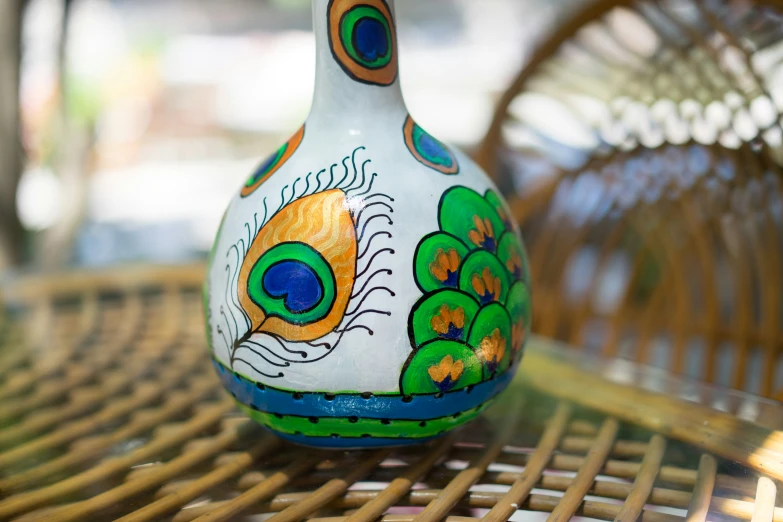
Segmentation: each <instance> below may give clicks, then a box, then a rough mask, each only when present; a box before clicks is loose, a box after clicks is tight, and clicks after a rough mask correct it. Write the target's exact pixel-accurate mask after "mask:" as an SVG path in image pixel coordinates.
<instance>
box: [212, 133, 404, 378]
mask: <svg viewBox="0 0 783 522" xmlns="http://www.w3.org/2000/svg"><path fill="white" fill-rule="evenodd" d="M363 150H364V147H359V148H357V149H356V150H354V151H353V153H352V154H351V155H349V156H346V157H345V158H343V160H342V162H340V163H334V164H332V165H331V167H330V168H328V169H322V170H320V171H318V172H316V173H314V172H310V173H309V174H307V175H306V176H303V177H301V178H297V179H296V180H295V181H294V183H293V184H292V185H291V186H290V187H289V186H288V185H286V186H285V187H283V189H282V191H281V193H280V204H279V206H278V208H277V210H275V211H273V212H271V215H268V214H270V213H269V212H268V209H267V206H266V198H264V200H263V211H264V212H263V216H262V217H261V220H260V223H259V222H258V215H255V216H254V219H253V223H246V227H245V228H246V231H247V235H246V237H244V238H240V239H239V240H238V241H236V242H235V243H234V244H233V245H231V247H230V248H229V249H228V252H227V253H226V266H225V269H226V273H227V285H226V288H225V299H224V301H223V305H222V306H221V307H220V314H221V320H222V324H219V325H218V326H217V328H216V333H217V334H218V335H220V336H222V338H223V341H224V346H225V350H226V352H227V355H228V360H229V361H230V365H231V367H232V368H233V367H235V365H238V364H242V365H244V366H247V367H250V368H251V369H252V370H254V371H255V372H257V373H259V374H261V375H263V376H265V377H271V378H279V377H283V376H284V373H283V370H284V369H285V368H287V367H290V366H291V365H292V364H300V363H309V362H314V361H317V360H320V359H323V358H324V357H326V356H327V355H329V354H330V353H331V352H332V351H333V350H334V349H335V347H336V346H337V345H338V344H339V343H340V341H341V340H342V338H343V336H344V335H345V334H347V333H348V332H351V331H354V330H364V331H365V332H366V333H368V334H369V335H372V334H373V331H372V330H371V329H370V328H369V327H368V326H366V325H364V324H362V318H363V317H366V316H369V315H372V314H380V315H389V312H388V311H384V310H378V309H374V308H369V307H366V306H364V303H365V300H367V297H368V295H370V294H371V293H380V292H385V293H387V294H388V295H390V296H394V295H395V293H394V292H393V291H392V290H391V289H390V288H388V287H387V286H384V285H383V284H381V283H380V282H379V281H383V279H384V277H385V276H389V275H391V274H392V271H391V269H389V268H386V267H383V266H382V263H383V260H384V257H385V255H391V254H394V250H393V249H391V248H388V247H384V244H385V243H384V241H385V240H386V239H391V238H392V234H391V232H390V231H389V230H387V228H388V227H389V226H391V225H392V224H393V222H392V220H391V217H390V214H391V213H393V212H394V210H393V208H392V206H391V205H392V203H393V201H394V199H393V198H391V197H390V196H388V195H386V194H383V193H379V192H373V191H372V186H373V182H374V179H375V177H376V176H377V173H372V174H368V173H367V167H368V165H369V163H370V160H369V159H368V160H365V161H363V162H361V163H360V164H357V153H359V152H360V151H363ZM341 165H342V169H341V168H340V166H341ZM289 190H290V194H287V191H289ZM213 255H214V253H213ZM379 265H381V266H379ZM357 288H358V289H357ZM352 303H354V304H352ZM208 335H211V333H210V334H208Z"/></svg>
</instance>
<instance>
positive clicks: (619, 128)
mask: <svg viewBox="0 0 783 522" xmlns="http://www.w3.org/2000/svg"><path fill="white" fill-rule="evenodd" d="M781 113H783V3H780V2H765V3H758V2H753V1H730V2H726V1H707V0H688V1H685V0H682V1H681V0H677V1H666V2H664V1H649V0H644V1H639V2H608V1H599V2H594V3H592V4H590V5H588V6H586V7H584V8H583V9H582V10H581V11H580V12H578V13H576V15H575V16H573V17H572V18H571V19H570V21H568V22H566V23H564V24H562V25H561V26H560V27H559V28H557V30H556V31H555V32H554V33H553V34H552V35H551V37H550V38H549V39H547V40H546V41H544V42H543V43H541V44H540V45H538V46H537V49H536V52H535V53H534V54H533V55H532V57H531V59H530V61H529V62H528V64H527V66H526V67H525V68H524V69H523V70H522V71H521V72H520V74H519V76H518V77H517V78H516V80H515V81H514V83H513V85H512V86H511V88H510V89H508V91H507V92H506V93H505V94H504V95H503V97H502V99H501V101H500V104H499V107H498V109H497V112H496V114H495V118H494V120H493V122H492V125H491V128H490V130H489V132H488V135H487V137H486V140H485V142H484V143H483V145H482V148H481V150H480V152H479V155H478V159H479V162H480V163H482V164H483V166H484V167H485V168H486V169H487V170H488V171H489V172H490V173H491V174H492V175H493V176H494V177H495V178H496V180H497V181H498V183H499V185H500V186H501V187H502V188H503V189H504V190H506V191H507V192H508V193H509V199H510V201H511V206H512V209H513V211H514V213H515V215H516V217H517V218H518V219H519V220H520V222H521V223H522V224H523V228H524V231H525V234H526V235H525V237H526V240H527V242H528V245H527V247H528V252H529V254H530V262H531V271H532V277H533V279H534V281H533V282H534V288H535V291H534V325H533V329H534V331H536V332H538V333H540V334H543V335H547V336H553V337H556V338H561V339H564V340H567V341H569V342H571V343H573V344H576V345H579V346H584V347H585V348H586V349H589V350H595V351H600V352H602V353H604V354H606V355H620V356H624V357H629V358H633V359H636V360H638V361H642V362H647V363H651V364H654V365H657V366H661V367H665V368H667V369H669V370H673V371H675V372H678V373H686V374H688V375H690V376H691V377H698V378H702V379H706V380H708V381H710V382H718V383H720V384H724V385H729V386H732V387H735V388H738V389H745V390H750V391H754V392H757V393H761V394H763V395H768V396H769V395H772V394H774V392H775V391H776V390H777V389H779V388H780V387H781V384H783V382H782V380H781V377H783V375H781V374H783V372H781V371H779V369H780V368H781V362H783V361H781V349H780V347H781V339H783V328H781V312H782V310H781V308H782V307H783V303H781V298H782V297H783V296H782V295H781V293H782V292H783V284H782V281H781V267H782V266H783V265H782V264H781V260H782V259H783V254H781V227H782V225H783V223H781V220H783V216H782V215H781V210H782V207H781V204H782V203H783V199H781V181H782V180H781V174H783V148H782V147H781V143H782V141H783V132H782V131H781V122H782V118H781Z"/></svg>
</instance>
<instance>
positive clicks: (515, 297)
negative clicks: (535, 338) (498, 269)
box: [506, 281, 531, 354]
mask: <svg viewBox="0 0 783 522" xmlns="http://www.w3.org/2000/svg"><path fill="white" fill-rule="evenodd" d="M506 309H507V310H508V313H509V317H510V319H511V327H512V332H513V328H514V326H515V325H517V328H519V326H518V325H519V323H520V322H521V326H522V327H523V329H524V330H523V331H524V333H525V337H524V338H523V339H522V342H518V343H517V344H518V346H513V344H512V345H509V346H510V347H512V348H514V349H518V350H519V353H520V354H521V352H522V350H521V348H522V347H523V346H524V340H525V339H527V333H528V332H529V330H530V313H531V309H530V290H528V287H527V286H526V285H525V283H524V282H522V281H517V282H516V283H514V284H513V285H511V288H510V289H509V291H508V297H506ZM513 341H514V338H513V334H512V343H513Z"/></svg>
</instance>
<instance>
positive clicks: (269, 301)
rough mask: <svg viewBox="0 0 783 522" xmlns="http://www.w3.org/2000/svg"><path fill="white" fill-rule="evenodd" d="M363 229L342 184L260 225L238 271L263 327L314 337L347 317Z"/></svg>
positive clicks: (243, 294)
mask: <svg viewBox="0 0 783 522" xmlns="http://www.w3.org/2000/svg"><path fill="white" fill-rule="evenodd" d="M356 250H357V248H356V230H355V228H354V222H353V218H352V216H351V213H350V211H349V207H348V205H347V202H346V195H345V193H344V192H343V191H342V190H339V189H332V190H327V191H325V192H321V193H318V194H312V195H309V196H305V197H303V198H301V199H299V200H296V201H294V202H292V203H290V204H289V205H287V206H285V207H284V208H283V209H281V210H280V211H279V212H278V213H277V214H276V215H275V216H274V217H272V219H270V220H269V222H268V223H267V224H266V225H265V226H264V227H263V228H261V230H260V231H259V233H258V235H257V236H256V237H255V239H254V240H253V242H252V244H251V246H250V249H249V250H248V253H247V256H245V258H244V261H243V262H242V266H241V268H240V271H239V302H240V304H241V305H242V308H243V309H244V310H245V311H246V312H247V313H248V315H249V316H250V318H251V323H252V329H253V331H256V332H267V333H271V334H275V335H277V336H279V337H280V338H282V339H286V340H289V341H310V340H313V339H317V338H319V337H321V336H323V335H324V334H326V333H327V332H329V331H331V330H333V329H334V328H335V327H336V326H337V325H338V324H339V323H340V321H341V320H342V318H343V314H344V313H345V309H346V306H347V304H348V300H349V297H350V294H351V288H352V286H353V279H354V275H355V270H356V255H357V251H356Z"/></svg>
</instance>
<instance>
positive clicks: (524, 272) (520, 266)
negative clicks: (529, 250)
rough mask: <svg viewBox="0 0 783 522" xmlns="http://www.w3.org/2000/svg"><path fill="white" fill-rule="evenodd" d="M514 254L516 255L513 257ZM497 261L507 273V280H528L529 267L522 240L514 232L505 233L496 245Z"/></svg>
mask: <svg viewBox="0 0 783 522" xmlns="http://www.w3.org/2000/svg"><path fill="white" fill-rule="evenodd" d="M515 254H516V255H515ZM498 259H500V262H501V263H503V266H505V267H506V270H507V271H508V275H509V280H510V281H516V280H518V279H522V280H524V281H529V280H530V267H529V265H528V262H527V256H526V255H525V248H524V247H523V246H522V239H521V238H520V237H519V234H517V233H516V232H514V231H506V232H504V233H503V235H502V236H500V242H499V243H498Z"/></svg>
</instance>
